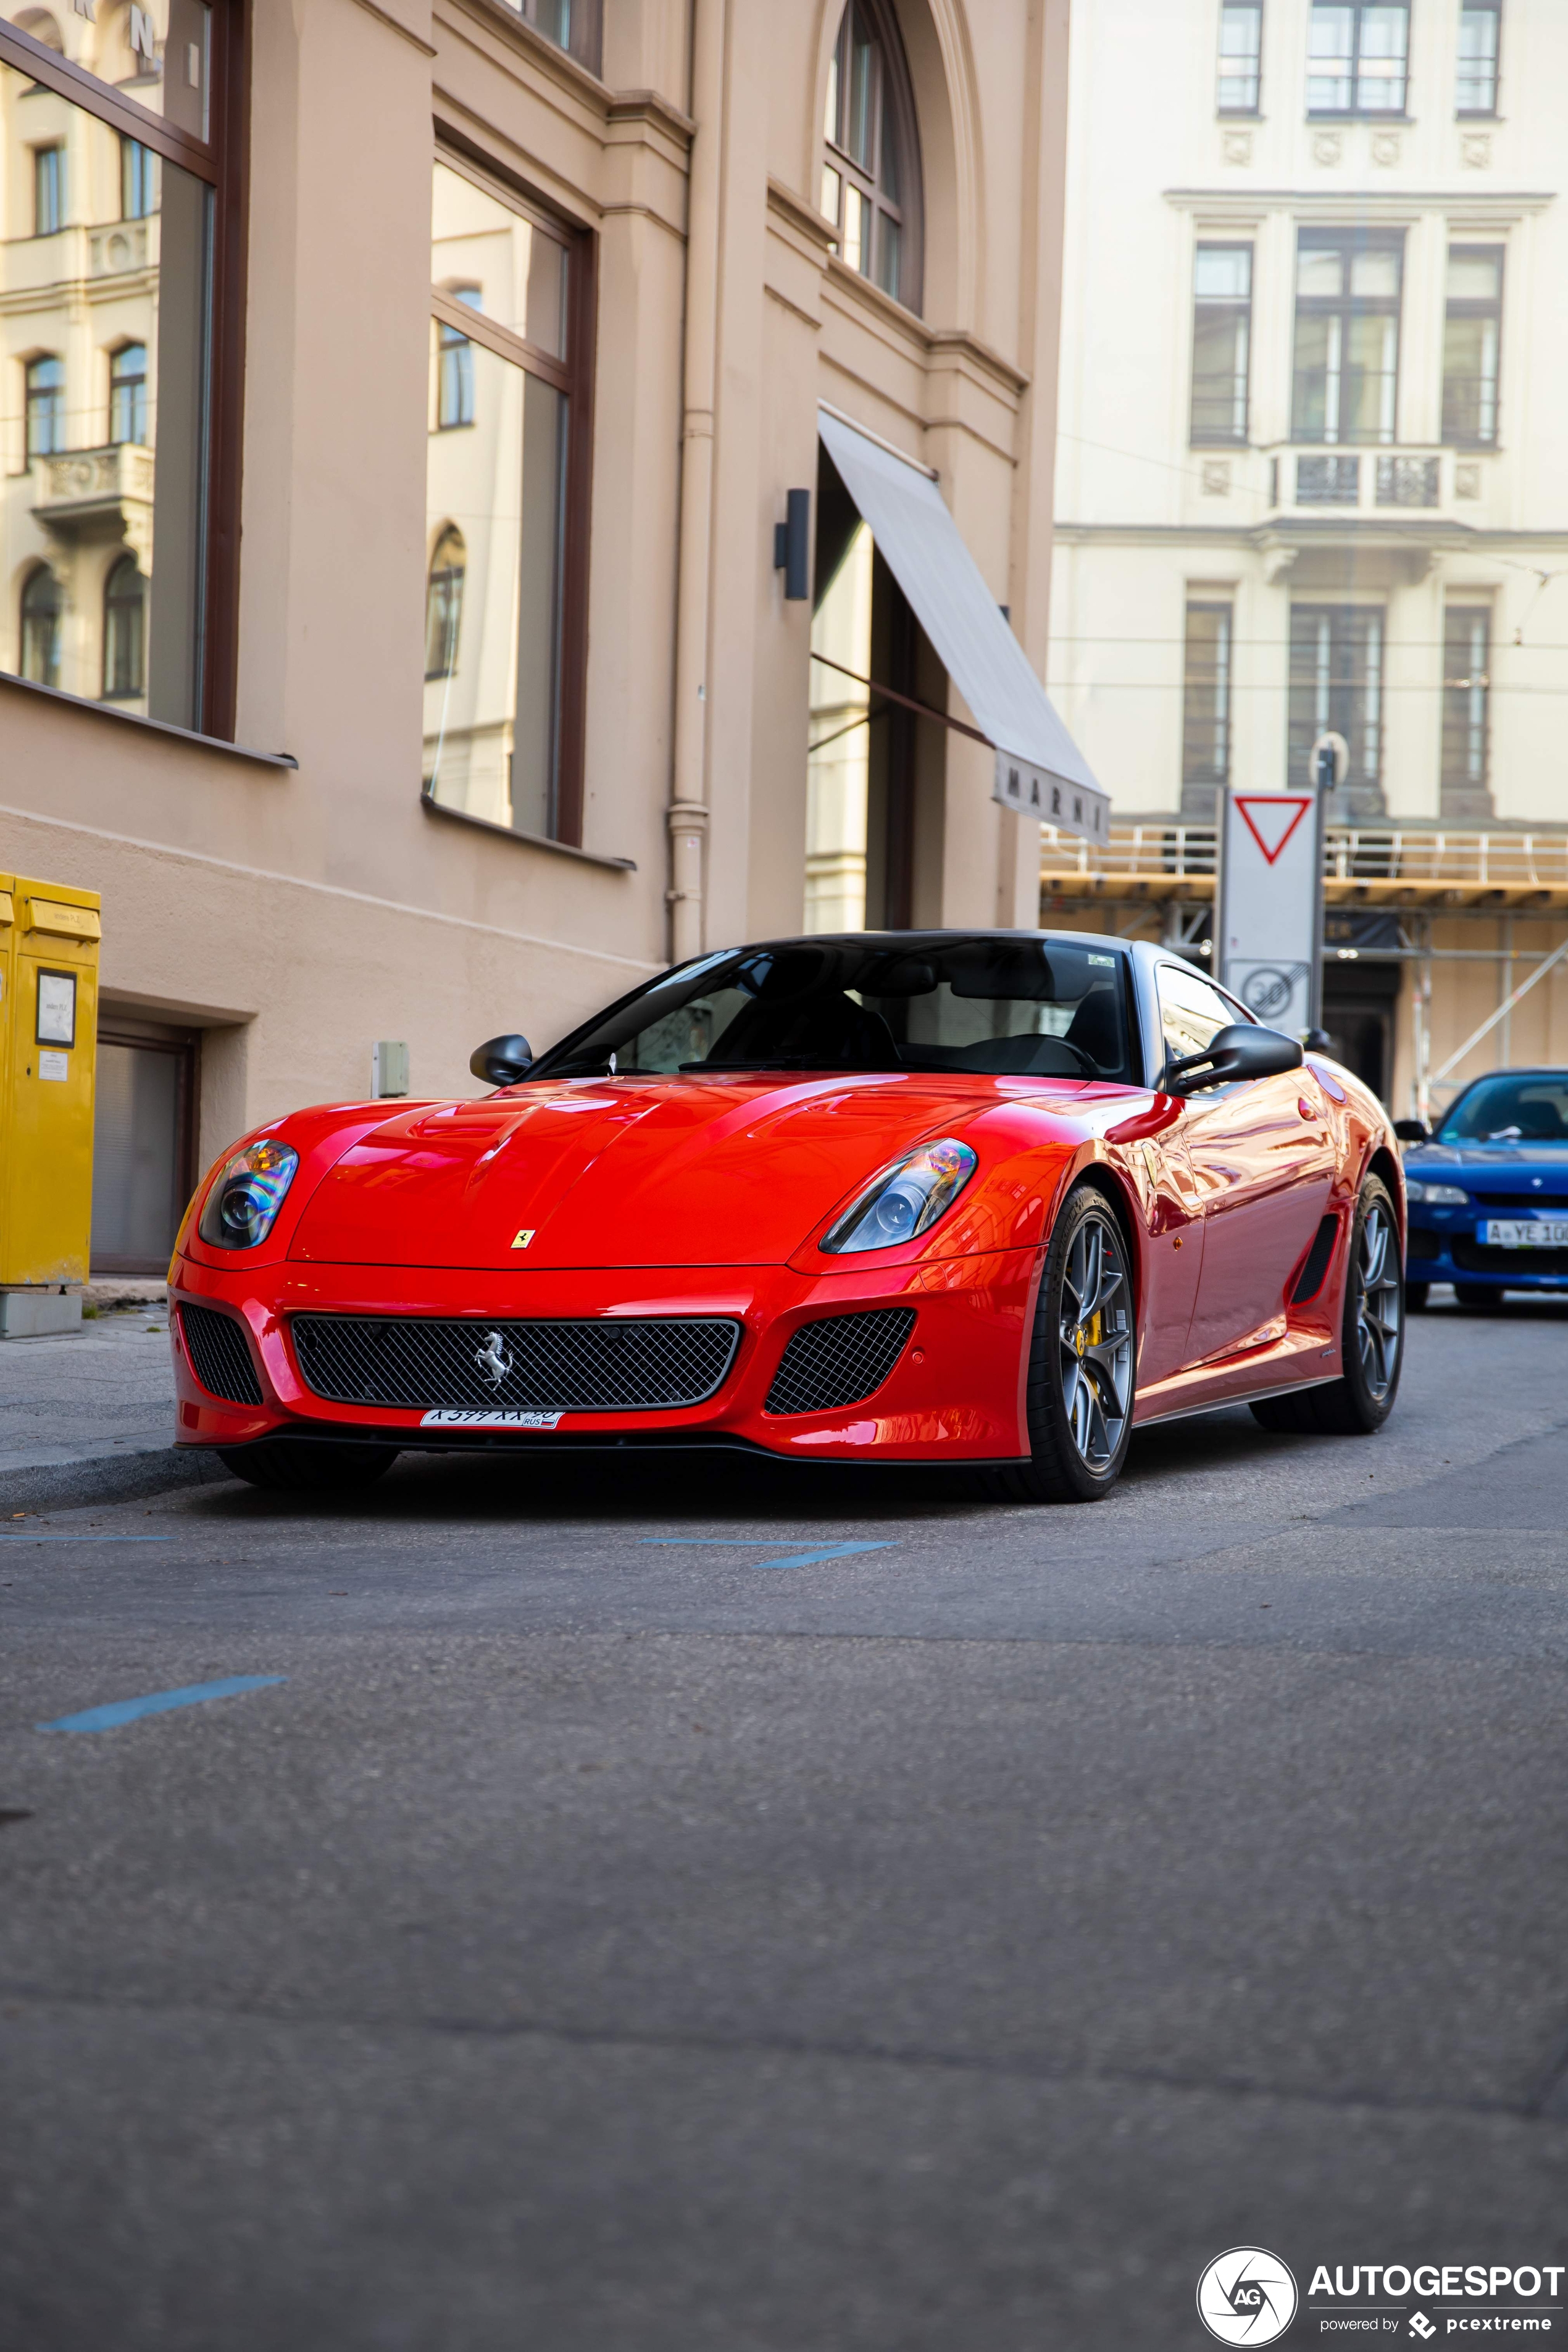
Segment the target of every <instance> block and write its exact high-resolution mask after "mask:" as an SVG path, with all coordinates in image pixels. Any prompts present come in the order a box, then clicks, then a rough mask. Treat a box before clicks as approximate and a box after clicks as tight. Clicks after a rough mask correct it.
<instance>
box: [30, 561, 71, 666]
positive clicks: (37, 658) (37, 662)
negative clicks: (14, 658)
mask: <svg viewBox="0 0 1568 2352" xmlns="http://www.w3.org/2000/svg"><path fill="white" fill-rule="evenodd" d="M64 604H65V600H64V598H63V597H62V596H61V594H60V583H59V582H58V580H57V579H56V578H55V575H54V573H53V572H51V571H50V570H49V567H48V565H47V563H40V564H38V565H37V568H36V569H35V570H34V571H32V572H28V574H27V580H26V586H25V587H24V588H23V590H22V676H23V677H30V678H31V679H32V681H33V683H34V685H35V686H58V684H59V682H60V614H61V612H62V611H63V609H64Z"/></svg>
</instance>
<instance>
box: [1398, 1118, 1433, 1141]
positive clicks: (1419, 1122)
mask: <svg viewBox="0 0 1568 2352" xmlns="http://www.w3.org/2000/svg"><path fill="white" fill-rule="evenodd" d="M1394 1134H1395V1135H1396V1136H1397V1137H1398V1138H1399V1140H1400V1142H1401V1143H1430V1142H1431V1140H1432V1130H1431V1129H1430V1128H1429V1127H1428V1126H1427V1124H1426V1120H1425V1119H1424V1118H1396V1119H1395V1120H1394Z"/></svg>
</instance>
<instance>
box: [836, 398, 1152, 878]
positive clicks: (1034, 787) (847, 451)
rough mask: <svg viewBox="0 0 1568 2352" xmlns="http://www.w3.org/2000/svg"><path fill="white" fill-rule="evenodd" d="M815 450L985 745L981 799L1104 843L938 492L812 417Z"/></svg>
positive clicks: (1068, 754) (1074, 750)
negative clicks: (992, 762) (831, 469)
mask: <svg viewBox="0 0 1568 2352" xmlns="http://www.w3.org/2000/svg"><path fill="white" fill-rule="evenodd" d="M817 427H818V430H819V431H820V433H821V435H822V439H823V445H824V446H825V447H826V451H827V454H828V456H829V457H831V458H832V460H833V462H834V464H835V465H836V466H837V468H838V471H839V474H840V476H841V477H842V479H843V483H844V487H845V488H846V489H847V491H848V493H849V495H850V497H851V498H852V499H854V501H855V504H856V505H857V507H858V509H859V510H860V513H861V516H862V518H863V519H864V520H865V521H866V522H867V523H868V525H869V526H870V531H871V536H872V538H873V539H874V540H875V541H876V542H877V545H878V547H879V549H880V551H881V553H882V556H883V559H884V561H885V562H887V564H888V566H889V569H890V571H891V572H892V573H893V576H894V578H895V579H896V580H897V581H898V583H899V585H900V588H901V589H902V590H903V592H904V593H905V595H906V596H907V597H908V598H909V600H910V604H911V605H912V607H913V609H914V613H915V617H916V619H917V620H918V621H919V622H920V625H921V628H922V629H923V630H924V631H925V633H926V635H927V636H928V637H929V638H930V639H931V645H932V646H933V647H934V649H935V651H936V654H937V657H938V659H939V660H940V661H941V662H942V665H943V667H945V669H946V671H947V674H948V676H949V677H951V678H952V682H953V684H954V685H955V686H956V687H957V688H958V690H959V692H960V694H962V695H963V698H964V700H965V702H967V703H968V705H969V708H970V709H971V710H973V713H974V718H975V722H976V724H977V725H978V726H979V728H980V730H981V731H982V733H983V734H984V735H985V736H986V738H987V739H988V740H989V741H990V742H991V743H992V744H993V745H994V747H995V751H996V776H995V782H994V786H993V790H992V797H993V798H994V800H998V801H1000V802H1001V803H1003V805H1004V806H1005V807H1006V808H1012V809H1016V810H1017V811H1018V812H1019V814H1021V815H1024V816H1035V817H1038V818H1040V819H1041V820H1042V822H1043V823H1045V824H1054V825H1056V826H1057V827H1058V830H1059V831H1061V832H1063V833H1074V834H1078V835H1081V836H1082V838H1083V839H1084V840H1086V841H1109V839H1110V800H1109V799H1108V797H1107V795H1106V794H1105V793H1103V792H1102V791H1101V789H1100V786H1099V784H1097V783H1096V782H1095V780H1094V778H1093V776H1092V775H1091V773H1090V772H1089V762H1088V761H1086V760H1085V758H1084V756H1083V753H1082V752H1081V751H1079V748H1078V745H1077V744H1076V743H1075V742H1074V741H1073V740H1072V737H1071V736H1070V735H1069V734H1068V730H1067V729H1066V728H1065V727H1064V726H1063V724H1062V722H1061V719H1059V718H1058V715H1057V712H1056V711H1055V709H1053V708H1052V705H1051V699H1050V697H1049V696H1048V695H1047V692H1046V689H1045V688H1044V687H1043V686H1042V685H1041V684H1040V681H1039V679H1038V678H1037V677H1036V676H1035V673H1034V671H1033V670H1032V669H1031V668H1030V667H1029V664H1028V659H1027V656H1026V654H1025V652H1024V649H1023V647H1022V646H1020V645H1019V643H1018V640H1017V639H1016V636H1015V635H1013V632H1012V630H1011V629H1010V628H1009V627H1008V625H1007V623H1006V622H1005V619H1004V618H1003V615H1002V612H1001V608H1000V607H999V605H998V604H996V602H995V600H994V597H993V596H992V594H991V592H990V590H989V589H988V588H987V587H986V585H985V583H984V579H983V578H982V577H981V572H980V566H979V565H978V564H977V563H976V562H975V561H974V558H973V555H971V553H970V552H969V550H968V548H967V547H966V546H965V545H964V543H963V535H962V533H961V532H960V530H959V528H958V525H957V524H956V523H955V522H954V521H953V519H952V515H951V514H949V512H948V510H947V508H946V506H945V504H944V503H943V500H942V492H941V491H940V490H939V489H938V488H937V486H936V484H935V482H934V481H932V480H931V477H930V475H929V474H927V473H926V472H925V471H924V470H923V469H922V468H921V467H918V466H915V465H912V464H910V461H909V460H908V459H907V458H904V457H899V456H898V455H897V454H896V452H894V451H893V450H890V449H889V448H888V447H887V446H885V445H884V444H883V443H881V442H879V441H875V440H873V439H872V438H871V436H869V435H868V434H866V433H861V432H858V431H857V429H856V427H855V426H854V425H849V424H847V423H846V422H845V420H844V419H843V418H842V417H839V416H836V415H833V414H832V413H831V412H830V411H829V410H827V409H826V408H822V409H819V410H818V412H817Z"/></svg>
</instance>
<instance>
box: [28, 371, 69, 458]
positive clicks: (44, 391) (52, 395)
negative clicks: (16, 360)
mask: <svg viewBox="0 0 1568 2352" xmlns="http://www.w3.org/2000/svg"><path fill="white" fill-rule="evenodd" d="M41 367H57V368H58V370H59V372H60V375H59V382H58V383H51V384H47V385H44V386H42V387H41V388H40V390H39V391H38V392H36V391H35V387H34V383H33V371H34V370H35V368H41ZM46 395H47V396H48V397H49V417H50V433H51V438H50V441H49V445H48V446H47V448H45V446H43V444H42V443H41V442H35V440H34V439H33V403H34V400H35V398H37V397H40V396H46ZM65 398H66V363H65V360H64V358H63V357H62V356H61V354H60V353H59V352H34V353H33V356H32V358H31V359H30V360H24V361H23V362H22V453H23V457H24V459H25V462H26V467H27V468H28V470H29V471H30V470H31V468H32V466H33V462H34V460H35V459H36V458H38V457H59V456H60V455H61V454H62V453H63V451H64V448H65V443H64V441H63V439H61V440H58V441H57V440H55V439H54V438H53V437H52V436H53V434H54V432H55V431H56V430H57V429H60V430H62V431H63V428H64V425H65V414H66V410H65Z"/></svg>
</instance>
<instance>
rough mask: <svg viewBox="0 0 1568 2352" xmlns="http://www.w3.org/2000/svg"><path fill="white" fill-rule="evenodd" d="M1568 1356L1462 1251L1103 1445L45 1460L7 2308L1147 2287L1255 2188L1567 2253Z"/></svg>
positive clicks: (143, 2316) (535, 2312) (602, 2319)
mask: <svg viewBox="0 0 1568 2352" xmlns="http://www.w3.org/2000/svg"><path fill="white" fill-rule="evenodd" d="M148 1344H149V1345H151V1344H152V1343H151V1341H149V1343H148ZM1565 1365H1568V1309H1558V1308H1555V1307H1544V1308H1538V1309H1533V1310H1532V1309H1529V1308H1525V1307H1516V1308H1513V1309H1510V1311H1509V1312H1508V1313H1507V1314H1506V1315H1505V1316H1503V1317H1499V1318H1472V1317H1462V1316H1460V1315H1459V1314H1458V1312H1457V1310H1455V1309H1453V1308H1451V1307H1449V1308H1447V1309H1443V1310H1440V1311H1436V1312H1434V1313H1432V1314H1430V1315H1428V1316H1426V1318H1421V1319H1419V1320H1418V1321H1417V1322H1416V1323H1415V1326H1414V1328H1413V1338H1412V1344H1411V1348H1410V1352H1409V1358H1408V1362H1407V1367H1406V1375H1405V1393H1404V1396H1403V1399H1402V1401H1401V1404H1400V1407H1399V1409H1398V1412H1397V1413H1396V1415H1395V1418H1394V1421H1393V1423H1391V1424H1390V1426H1389V1427H1388V1429H1387V1430H1385V1431H1384V1433H1383V1434H1382V1435H1381V1436H1380V1437H1378V1438H1376V1439H1373V1440H1370V1441H1369V1440H1363V1439H1343V1438H1341V1439H1335V1438H1317V1439H1310V1440H1309V1439H1300V1438H1282V1437H1270V1436H1268V1435H1266V1434H1265V1433H1263V1432H1262V1431H1260V1430H1258V1428H1257V1427H1256V1426H1255V1425H1254V1424H1253V1423H1252V1422H1251V1420H1250V1418H1249V1417H1248V1416H1247V1415H1246V1414H1245V1413H1241V1414H1237V1413H1226V1414H1217V1415H1215V1416H1212V1417H1209V1418H1206V1419H1204V1420H1200V1421H1193V1422H1187V1423H1180V1424H1176V1425H1173V1426H1172V1427H1171V1428H1169V1429H1167V1430H1166V1431H1164V1432H1163V1433H1161V1432H1152V1433H1149V1434H1148V1435H1147V1436H1145V1437H1143V1438H1142V1439H1140V1440H1138V1441H1135V1444H1134V1448H1133V1453H1132V1457H1131V1466H1130V1470H1129V1473H1128V1475H1127V1477H1126V1479H1125V1481H1124V1483H1123V1485H1122V1486H1121V1489H1120V1490H1119V1492H1118V1493H1117V1494H1116V1495H1115V1496H1113V1497H1112V1498H1111V1499H1110V1501H1109V1502H1107V1503H1105V1504H1102V1505H1100V1506H1098V1507H1089V1508H1081V1509H1076V1510H1074V1509H1029V1508H1019V1507H1011V1506H997V1505H994V1504H988V1503H985V1502H984V1501H981V1500H977V1499H976V1498H975V1497H974V1496H973V1495H970V1494H966V1493H964V1492H963V1491H961V1490H956V1489H953V1488H952V1487H949V1486H943V1485H942V1484H941V1483H940V1482H937V1481H935V1480H932V1479H930V1478H928V1479H926V1480H924V1481H921V1480H919V1479H914V1478H910V1477H907V1476H900V1475H885V1476H883V1477H881V1478H879V1479H876V1480H854V1479H851V1478H849V1477H847V1476H844V1477H840V1478H819V1479H816V1480H814V1481H811V1482H802V1481H800V1480H798V1479H795V1480H788V1479H786V1478H784V1477H783V1476H773V1475H759V1474H758V1473H757V1472H756V1471H754V1470H752V1469H751V1468H750V1467H746V1468H743V1469H736V1468H733V1467H727V1466H724V1465H720V1466H718V1467H715V1466H713V1465H710V1464H701V1465H700V1464H697V1463H693V1462H689V1463H687V1464H686V1465H683V1466H673V1467H668V1468H666V1467H660V1468H657V1469H656V1468H655V1467H653V1466H649V1465H646V1464H637V1463H635V1462H634V1463H631V1464H628V1465H626V1466H625V1467H622V1466H620V1465H610V1466H606V1465H604V1464H603V1463H599V1464H597V1465H573V1466H572V1467H571V1468H570V1469H569V1470H568V1471H566V1472H559V1471H550V1470H546V1469H542V1468H541V1467H539V1466H535V1465H527V1466H519V1467H516V1468H514V1469H511V1470H509V1471H502V1470H486V1469H483V1468H481V1467H478V1466H476V1465H464V1464H444V1463H439V1462H437V1463H431V1462H418V1461H410V1462H405V1463H404V1464H401V1465H399V1466H398V1468H397V1469H396V1470H395V1472H394V1473H393V1475H391V1477H390V1478H389V1479H388V1480H387V1481H386V1483H385V1484H384V1486H382V1487H380V1488H379V1489H377V1490H376V1491H375V1492H374V1494H373V1495H372V1496H370V1497H368V1498H366V1499H363V1500H361V1501H359V1502H355V1503H353V1504H347V1505H333V1506H331V1507H325V1508H323V1507H318V1506H315V1505H309V1504H303V1503H298V1502H294V1501H291V1500H289V1499H280V1498H277V1497H271V1496H265V1495H261V1494H258V1493H255V1492H252V1491H251V1490H249V1489H247V1488H243V1487H241V1486H237V1485H230V1484H222V1485H216V1486H205V1487H197V1488H187V1489H184V1490H183V1491H181V1492H180V1493H178V1494H176V1495H174V1496H168V1497H166V1498H163V1499H161V1500H160V1499H154V1500H153V1501H152V1502H150V1503H149V1502H147V1501H138V1502H135V1503H131V1504H122V1505H119V1506H115V1507H100V1508H98V1509H96V1510H92V1511H83V1512H75V1513H71V1512H59V1513H55V1514H54V1515H52V1516H50V1517H47V1519H44V1518H38V1517H33V1518H27V1519H23V1520H14V1521H10V1522H8V1523H7V1528H8V1530H9V1532H6V1531H5V1530H0V1624H3V1626H4V1629H5V1631H4V1643H5V1646H4V1654H3V1655H4V1664H3V1666H0V2344H3V2345H4V2346H5V2347H6V2352H65V2347H68V2348H69V2352H77V2347H82V2352H87V2347H91V2352H285V2347H287V2352H315V2347H322V2352H492V2347H494V2352H534V2347H539V2352H589V2347H593V2348H594V2352H863V2348H864V2352H871V2347H875V2352H884V2347H886V2348H887V2352H906V2347H909V2352H917V2348H918V2352H926V2347H931V2352H938V2347H940V2352H1015V2347H1016V2352H1037V2347H1090V2352H1100V2347H1108V2352H1109V2347H1116V2352H1122V2347H1132V2348H1133V2352H1142V2347H1161V2352H1163V2347H1182V2346H1196V2345H1200V2344H1202V2343H1205V2342H1206V2341H1208V2340H1209V2339H1208V2338H1207V2337H1205V2336H1204V2335H1203V2334H1202V2332H1201V2330H1200V2328H1199V2326H1198V2323H1197V2319H1196V2315H1195V2310H1194V2290H1195V2287H1196V2284H1197V2279H1198V2274H1199V2273H1200V2271H1201V2270H1202V2268H1203V2266H1204V2265H1205V2263H1207V2262H1208V2261H1209V2260H1210V2258H1211V2257H1212V2256H1214V2255H1215V2254H1217V2253H1219V2252H1221V2251H1222V2250H1224V2249H1226V2248H1227V2247H1231V2246H1237V2245H1257V2246H1259V2247H1263V2248H1267V2249H1269V2250H1271V2251H1273V2252H1276V2253H1278V2254H1279V2255H1280V2256H1281V2257H1283V2259H1284V2260H1285V2262H1286V2263H1289V2265H1290V2266H1291V2268H1292V2269H1293V2270H1294V2271H1295V2273H1296V2275H1297V2278H1298V2280H1299V2282H1300V2286H1301V2288H1302V2291H1303V2294H1305V2291H1306V2287H1307V2284H1308V2280H1309V2277H1310V2274H1311V2272H1312V2270H1313V2268H1314V2266H1315V2265H1317V2264H1318V2263H1328V2264H1334V2263H1342V2264H1348V2263H1373V2262H1375V2263H1418V2262H1428V2261H1429V2262H1433V2263H1468V2262H1482V2263H1488V2264H1498V2263H1530V2262H1533V2263H1543V2262H1552V2261H1554V2262H1559V2263H1562V2262H1564V2261H1568V2253H1565V2252H1564V2251H1563V2248H1564V2243H1565V2241H1568V1673H1565V1665H1568V1619H1565V1616H1564V1601H1565V1599H1568V1541H1565V1538H1564V1521H1565V1517H1568V1445H1565V1444H1564V1429H1565V1428H1568V1381H1565V1380H1564V1377H1563V1373H1564V1366H1565ZM841 1547H851V1548H856V1547H858V1549H836V1548H841ZM829 1549H834V1550H835V1552H836V1556H834V1557H832V1558H828V1559H816V1560H812V1559H809V1558H807V1559H805V1561H804V1564H801V1563H802V1561H803V1555H810V1554H812V1553H814V1552H822V1551H825V1550H829ZM792 1563H795V1564H792ZM238 1676H244V1677H278V1678H279V1679H277V1680H272V1681H268V1682H262V1683H258V1685H257V1686H255V1687H251V1688H247V1689H246V1690H243V1691H241V1692H238V1693H236V1694H234V1695H231V1696H226V1697H221V1698H215V1699H212V1700H210V1701H206V1702H204V1703H202V1704H199V1705H192V1706H184V1707H181V1708H178V1709H175V1710H172V1711H168V1712H164V1713H162V1714H157V1715H150V1716H145V1717H140V1718H137V1719H133V1720H131V1721H127V1722H125V1723H123V1724H121V1725H120V1726H119V1727H115V1728H112V1729H108V1730H103V1731H82V1732H66V1731H52V1730H51V1731H43V1730H39V1729H37V1728H36V1727H37V1726H38V1725H41V1724H45V1723H49V1722H53V1721H56V1720H58V1718H60V1717H65V1716H68V1715H71V1714H73V1713H76V1712H78V1711H80V1710H85V1709H89V1708H93V1707H96V1706H100V1705H104V1704H107V1703H110V1702H115V1701H120V1700H124V1699H129V1698H133V1697H137V1696H142V1695H145V1694H150V1693H157V1692H163V1691H167V1690H170V1689H172V1688H176V1687H181V1686H186V1685H202V1684H205V1683H207V1682H209V1681H212V1680H216V1679H226V1678H229V1677H238ZM18 1816H19V1817H18ZM1398 2325H1399V2330H1400V2333H1401V2335H1403V2334H1404V2333H1405V2330H1404V2324H1403V2321H1401V2322H1400V2323H1398ZM1564 2326H1568V2316H1565V2315H1563V2312H1562V2311H1561V2308H1560V2309H1559V2311H1558V2315H1557V2317H1556V2321H1555V2329H1556V2330H1557V2331H1560V2330H1562V2329H1563V2327H1564ZM1310 2330H1311V2333H1312V2335H1314V2336H1315V2335H1316V2332H1317V2324H1316V2320H1315V2319H1314V2320H1312V2321H1311V2322H1310ZM1308 2333H1309V2322H1308V2319H1307V2317H1306V2315H1303V2316H1302V2317H1300V2318H1299V2319H1298V2321H1297V2323H1296V2326H1295V2327H1294V2329H1293V2330H1292V2331H1291V2335H1290V2337H1289V2339H1288V2340H1289V2342H1292V2343H1293V2342H1298V2341H1303V2340H1307V2338H1308Z"/></svg>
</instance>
